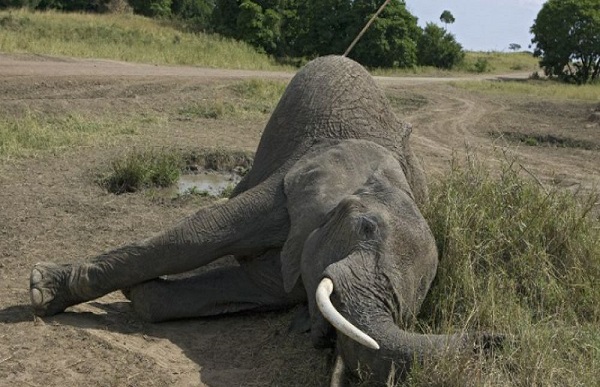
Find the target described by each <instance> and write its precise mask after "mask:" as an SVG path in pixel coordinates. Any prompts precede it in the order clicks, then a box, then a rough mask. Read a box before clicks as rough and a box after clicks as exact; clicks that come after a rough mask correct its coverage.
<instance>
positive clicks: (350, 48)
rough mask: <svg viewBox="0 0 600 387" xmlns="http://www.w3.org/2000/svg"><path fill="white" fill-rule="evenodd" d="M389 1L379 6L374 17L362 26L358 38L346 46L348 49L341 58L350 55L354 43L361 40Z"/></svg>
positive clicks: (386, 0)
mask: <svg viewBox="0 0 600 387" xmlns="http://www.w3.org/2000/svg"><path fill="white" fill-rule="evenodd" d="M390 1H391V0H385V1H384V2H383V4H381V7H379V9H378V10H377V12H375V15H373V16H372V17H371V19H369V21H368V22H367V24H366V25H365V26H364V28H363V29H362V31H360V33H359V34H358V36H357V37H356V38H354V40H353V41H352V43H350V46H348V48H347V49H346V52H344V55H343V56H348V54H349V53H350V51H352V49H353V48H354V46H355V45H356V43H357V42H358V41H359V40H360V38H362V36H363V35H364V34H365V32H367V30H368V29H369V27H370V26H371V24H373V22H374V21H375V19H377V16H379V14H380V13H381V12H382V11H383V9H384V8H385V6H386V5H388V4H389V2H390Z"/></svg>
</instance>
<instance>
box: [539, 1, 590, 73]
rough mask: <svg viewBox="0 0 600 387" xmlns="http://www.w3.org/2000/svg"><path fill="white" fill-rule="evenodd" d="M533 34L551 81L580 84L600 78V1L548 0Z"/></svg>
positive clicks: (543, 66)
mask: <svg viewBox="0 0 600 387" xmlns="http://www.w3.org/2000/svg"><path fill="white" fill-rule="evenodd" d="M531 32H532V33H533V35H534V38H533V39H532V40H531V41H532V43H533V44H535V46H536V47H535V50H534V53H533V54H534V55H535V56H536V57H539V58H540V66H541V67H542V68H543V69H544V72H545V73H546V75H548V76H549V77H557V78H559V79H562V80H564V81H568V82H574V83H578V84H583V83H588V82H589V81H596V80H598V78H599V76H600V0H548V1H547V2H546V3H545V4H544V6H543V7H542V9H541V10H540V12H539V13H538V15H537V18H536V19H535V22H534V24H533V26H532V27H531Z"/></svg>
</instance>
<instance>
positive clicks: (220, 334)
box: [0, 55, 600, 387]
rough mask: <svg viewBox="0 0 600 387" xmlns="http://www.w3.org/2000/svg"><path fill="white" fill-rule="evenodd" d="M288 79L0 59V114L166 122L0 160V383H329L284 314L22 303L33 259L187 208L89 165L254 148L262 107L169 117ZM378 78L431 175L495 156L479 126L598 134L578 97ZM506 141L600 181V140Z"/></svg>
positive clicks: (546, 173)
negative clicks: (243, 87)
mask: <svg viewBox="0 0 600 387" xmlns="http://www.w3.org/2000/svg"><path fill="white" fill-rule="evenodd" d="M291 76H292V74H288V73H270V72H250V71H238V70H234V71H229V70H216V69H199V68H193V67H185V68H184V67H162V66H151V65H138V64H128V63H120V62H113V61H104V60H77V59H67V58H63V59H56V58H47V57H32V56H5V55H0V112H2V114H7V115H10V114H14V115H18V114H21V113H22V112H23V111H24V110H29V111H35V112H40V113H48V114H58V113H65V112H71V111H75V112H81V113H82V114H86V115H88V116H98V117H101V116H113V117H117V118H122V119H126V118H127V117H128V116H130V115H132V114H133V113H134V112H135V113H136V114H137V113H139V112H140V111H143V112H148V113H149V114H153V115H156V116H160V117H166V118H165V120H166V122H167V123H166V124H165V125H164V128H162V129H161V127H158V126H157V125H154V124H152V123H149V124H148V128H147V129H145V130H144V131H142V132H141V133H138V134H137V135H135V136H131V137H127V139H126V141H118V142H112V143H106V144H103V145H98V146H82V147H76V148H72V149H64V150H61V151H59V152H48V153H45V154H42V155H40V156H37V157H23V158H12V159H0V385H7V386H8V385H10V386H65V385H86V384H87V385H93V386H95V385H99V386H121V385H132V386H153V385H154V386H167V385H178V386H193V385H209V386H223V387H224V386H236V385H244V386H263V385H293V384H294V383H295V384H296V385H306V382H305V381H306V380H307V379H306V376H305V375H304V374H306V373H308V372H310V373H312V374H313V375H312V376H311V378H312V379H310V380H313V381H314V383H315V385H319V384H320V383H324V382H325V380H326V378H327V370H328V366H329V363H328V362H330V360H331V359H330V358H329V357H330V356H329V353H328V352H327V351H317V350H313V349H312V348H310V345H309V343H308V338H307V337H306V336H303V335H296V334H287V327H288V323H289V321H290V319H291V316H292V315H293V311H289V312H282V313H269V314H262V315H238V316H228V317H222V318H215V319H202V320H191V321H180V322H172V323H165V324H157V325H152V324H143V323H141V322H139V321H138V320H136V318H135V316H134V315H133V314H132V313H131V312H130V310H129V307H128V304H127V302H125V300H124V298H123V297H122V296H121V295H120V294H118V293H113V294H110V295H108V296H106V297H104V298H102V299H100V300H97V301H95V302H92V303H88V304H84V305H80V306H77V307H74V308H71V309H70V310H69V312H68V313H64V314H61V315H58V316H56V317H53V318H46V319H43V320H42V319H37V318H34V317H33V315H32V312H31V310H30V308H29V306H28V303H29V296H28V276H29V270H30V268H31V266H32V265H33V264H34V263H35V262H37V261H47V260H50V261H56V262H67V261H75V260H80V259H83V258H85V257H88V256H92V255H96V254H97V253H99V252H101V251H104V250H106V249H109V248H112V247H115V246H118V245H121V244H123V243H127V242H129V241H132V240H136V239H140V238H143V237H147V236H149V235H151V234H152V233H154V232H157V231H159V230H160V229H163V228H164V227H167V226H168V225H169V224H172V223H173V222H175V221H176V220H177V219H179V218H180V217H182V216H184V215H186V214H189V213H191V212H193V211H194V209H195V208H196V206H197V205H196V204H194V203H190V202H185V201H183V202H169V201H156V200H155V199H154V198H152V197H151V196H150V195H147V194H144V193H139V194H133V195H121V196H114V195H111V194H108V193H107V192H105V191H104V190H102V189H101V188H100V187H99V186H98V185H97V184H96V183H95V182H94V176H95V174H96V173H97V172H98V171H99V170H101V169H102V168H104V167H106V166H107V165H108V164H109V163H110V160H111V159H113V158H114V157H115V155H118V154H122V153H123V152H126V151H127V150H128V149H131V147H180V148H186V147H187V148H189V147H190V144H192V145H193V146H196V147H198V148H204V147H216V146H219V147H224V148H235V149H246V150H252V149H254V148H255V146H256V144H257V143H258V139H259V138H260V133H261V130H262V127H263V125H264V122H265V120H266V118H267V116H265V117H263V118H260V119H256V120H246V121H235V120H234V121H232V122H229V121H227V122H220V121H217V120H206V119H205V120H195V121H191V122H190V121H185V120H179V119H178V118H177V115H176V113H175V112H176V111H177V107H178V106H181V104H183V103H185V101H188V100H193V99H201V98H207V96H208V95H210V93H211V92H213V90H215V88H217V89H218V87H219V85H221V84H227V83H228V82H229V83H230V82H232V80H234V79H240V78H247V77H259V78H267V77H268V78H275V79H289V78H290V77H291ZM379 81H380V82H381V83H382V85H384V87H385V89H386V92H387V93H388V94H389V95H391V96H393V97H396V98H395V99H394V98H392V102H393V106H394V107H395V109H396V110H397V112H398V114H400V115H401V116H403V117H405V118H406V120H407V121H409V122H412V124H413V126H414V132H413V136H414V143H415V150H416V153H417V154H418V155H419V156H420V157H421V158H422V159H423V161H424V164H425V166H426V168H427V170H428V171H429V175H430V176H431V177H432V178H435V177H436V176H439V175H440V174H441V173H443V172H444V171H446V170H447V168H448V166H449V160H450V159H451V157H452V153H453V152H457V153H458V155H459V156H463V155H464V153H465V152H464V149H465V145H468V147H469V148H470V149H472V150H475V151H476V152H477V153H478V154H479V155H480V157H482V158H484V159H486V160H487V161H488V162H489V164H490V165H491V166H493V165H495V164H496V161H495V159H496V158H497V157H499V156H501V154H502V152H501V151H500V149H502V148H503V147H504V146H505V145H507V143H504V142H503V141H502V140H494V138H493V137H491V136H490V135H489V133H490V132H507V131H510V132H519V133H526V134H544V133H552V134H555V135H563V136H569V137H571V138H575V139H579V140H586V141H590V142H592V143H595V144H599V145H600V139H599V137H600V136H598V130H600V129H599V128H598V126H597V124H596V125H594V124H591V123H589V122H587V121H586V117H587V116H588V114H589V110H590V109H591V108H592V107H593V105H592V104H589V103H587V104H586V103H576V102H557V101H546V100H538V99H532V98H526V97H522V98H518V97H511V98H509V97H498V96H493V95H484V94H474V93H470V92H467V91H464V90H461V89H459V88H456V87H454V86H452V85H448V84H447V83H446V82H438V81H437V80H431V79H422V78H409V79H403V78H402V79H400V78H396V79H379ZM444 81H447V79H445V80H444ZM394 100H396V101H399V102H398V103H395V102H394ZM415 101H416V102H415ZM413 102H415V103H413ZM155 126H156V127H155ZM165 128H166V129H165ZM508 145H510V144H508ZM494 149H497V151H494ZM510 152H511V153H513V154H516V155H517V156H518V158H519V160H520V161H519V162H520V163H521V164H522V165H523V167H524V168H525V169H526V170H527V171H528V173H532V174H534V175H535V176H536V177H537V179H538V180H540V181H541V182H543V183H544V184H545V185H547V186H552V185H558V186H560V187H566V188H570V189H577V188H579V187H584V188H590V187H593V186H598V185H599V184H600V161H599V160H600V157H599V152H598V151H597V150H584V149H578V148H550V147H528V146H518V147H515V146H510ZM294 381H295V382H294Z"/></svg>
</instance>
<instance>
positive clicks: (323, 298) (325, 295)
mask: <svg viewBox="0 0 600 387" xmlns="http://www.w3.org/2000/svg"><path fill="white" fill-rule="evenodd" d="M331 293H333V282H332V281H331V280H330V279H329V278H323V279H322V280H321V282H320V283H319V286H318V287H317V294H316V298H317V306H318V307H319V310H320V311H321V313H322V314H323V317H325V318H326V319H327V321H329V322H330V323H331V325H333V326H334V327H335V328H336V329H337V330H338V331H340V332H341V333H343V334H345V335H346V336H348V337H349V338H351V339H352V340H354V341H356V342H358V343H360V344H362V345H364V346H365V347H367V348H371V349H379V344H377V342H376V341H375V340H373V339H372V338H371V337H369V335H367V334H366V333H364V332H363V331H361V330H360V329H358V328H357V327H355V326H354V325H352V323H350V321H348V320H346V319H345V318H344V316H342V315H341V314H340V312H338V311H337V310H336V309H335V306H333V304H332V303H331V300H330V299H329V296H331Z"/></svg>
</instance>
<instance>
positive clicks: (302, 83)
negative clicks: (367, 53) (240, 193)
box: [243, 56, 410, 189]
mask: <svg viewBox="0 0 600 387" xmlns="http://www.w3.org/2000/svg"><path fill="white" fill-rule="evenodd" d="M409 132H410V129H409V128H408V127H407V126H406V125H403V124H401V123H400V122H399V121H398V119H397V118H396V116H395V115H394V113H393V112H392V110H391V108H390V106H389V102H388V101H387V99H386V97H385V96H384V94H383V92H382V91H381V90H380V89H379V87H378V86H377V85H376V84H375V81H374V79H373V78H372V77H371V75H370V74H369V73H368V72H367V71H366V70H365V69H364V68H363V67H362V66H361V65H359V64H358V63H356V62H354V61H352V60H350V59H348V58H344V57H340V56H327V57H322V58H318V59H315V60H313V61H312V62H310V63H308V64H307V65H306V66H305V67H304V68H303V69H302V70H300V71H299V72H298V73H297V74H296V76H294V78H293V79H292V81H291V82H290V84H289V85H288V87H287V88H286V90H285V92H284V94H283V96H282V97H281V99H280V101H279V103H278V105H277V107H276V108H275V111H274V112H273V114H272V115H271V118H270V120H269V122H268V123H267V126H266V128H265V131H264V133H263V136H262V138H261V140H260V143H259V146H258V149H257V152H256V156H255V162H254V168H253V170H252V171H251V172H250V174H249V175H248V176H247V177H246V179H244V180H245V181H244V184H243V185H244V186H245V187H244V188H245V189H248V188H251V187H252V186H254V185H256V184H258V183H260V182H261V181H263V180H264V179H266V178H267V177H268V176H270V175H271V174H272V173H274V172H275V171H276V170H278V169H280V168H281V167H282V166H283V165H284V164H286V161H290V160H292V159H295V158H299V157H301V155H303V154H304V153H305V152H306V151H307V149H308V148H309V147H310V146H311V145H312V144H314V143H315V142H316V141H319V140H324V139H364V140H370V141H374V142H375V143H378V144H379V145H382V146H384V147H386V148H388V149H389V150H391V151H393V152H394V153H396V154H398V155H399V157H400V158H402V155H403V148H404V143H405V140H406V137H408V133H409Z"/></svg>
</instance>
